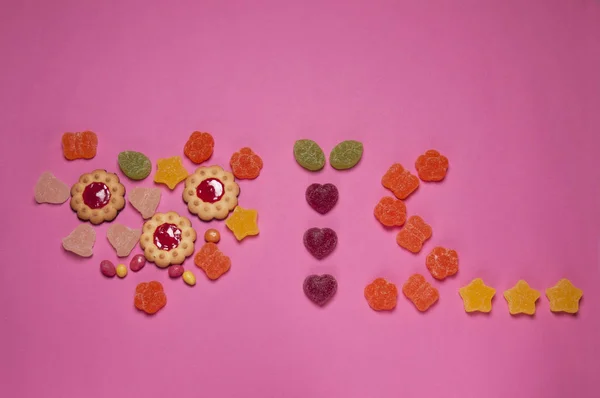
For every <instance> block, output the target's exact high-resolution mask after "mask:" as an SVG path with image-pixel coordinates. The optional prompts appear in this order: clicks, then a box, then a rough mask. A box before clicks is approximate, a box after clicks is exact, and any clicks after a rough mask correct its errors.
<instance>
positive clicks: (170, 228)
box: [154, 223, 181, 251]
mask: <svg viewBox="0 0 600 398" xmlns="http://www.w3.org/2000/svg"><path fill="white" fill-rule="evenodd" d="M179 242H181V230H180V229H179V228H177V225H175V224H168V223H164V224H161V225H159V226H158V227H157V228H156V231H154V244H155V245H156V247H158V248H159V249H161V250H166V251H169V250H171V249H175V248H176V247H177V246H179Z"/></svg>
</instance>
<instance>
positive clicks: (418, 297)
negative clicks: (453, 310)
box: [402, 274, 440, 312]
mask: <svg viewBox="0 0 600 398" xmlns="http://www.w3.org/2000/svg"><path fill="white" fill-rule="evenodd" d="M402 293H404V295H405V296H406V298H408V299H409V300H410V301H412V302H413V304H414V305H415V307H417V309H418V310H419V311H421V312H423V311H427V309H428V308H429V307H431V306H432V305H433V304H435V302H436V301H438V299H439V298H440V294H439V292H438V290H437V289H436V288H435V287H433V286H431V284H430V283H429V282H427V281H426V280H425V277H424V276H423V275H421V274H414V275H412V276H411V277H410V278H408V280H407V281H406V283H405V284H404V285H403V286H402Z"/></svg>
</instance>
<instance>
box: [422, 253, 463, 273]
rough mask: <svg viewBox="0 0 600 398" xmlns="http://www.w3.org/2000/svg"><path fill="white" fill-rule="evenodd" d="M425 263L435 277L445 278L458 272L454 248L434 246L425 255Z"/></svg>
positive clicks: (456, 254)
mask: <svg viewBox="0 0 600 398" xmlns="http://www.w3.org/2000/svg"><path fill="white" fill-rule="evenodd" d="M425 265H426V266H427V269H428V270H429V272H430V273H431V276H433V277H434V278H435V279H438V280H443V279H446V277H448V276H452V275H454V274H456V273H457V272H458V253H456V250H450V249H446V248H444V247H436V248H434V249H433V250H432V251H431V253H429V255H428V256H427V260H426V261H425Z"/></svg>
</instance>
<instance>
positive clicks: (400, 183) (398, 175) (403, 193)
mask: <svg viewBox="0 0 600 398" xmlns="http://www.w3.org/2000/svg"><path fill="white" fill-rule="evenodd" d="M381 183H382V184H383V186H384V187H386V188H387V189H389V190H390V191H392V192H393V193H394V195H396V197H397V198H398V199H406V198H408V196H409V195H410V194H411V193H413V192H414V191H415V190H416V189H417V188H419V179H418V178H417V176H415V175H412V174H411V173H410V171H408V170H405V169H404V167H402V165H401V164H400V163H394V164H393V165H392V166H391V167H390V168H389V169H388V171H387V172H386V173H385V175H384V176H383V178H382V179H381Z"/></svg>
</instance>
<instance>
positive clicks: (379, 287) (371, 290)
mask: <svg viewBox="0 0 600 398" xmlns="http://www.w3.org/2000/svg"><path fill="white" fill-rule="evenodd" d="M365 298H366V299H367V302H368V303H369V306H370V307H371V308H372V309H374V310H375V311H389V310H393V309H394V308H395V307H396V302H397V301H398V288H397V287H396V285H394V284H393V283H391V282H388V281H387V280H385V279H383V278H377V279H375V280H374V281H373V282H371V283H370V284H369V285H367V287H365Z"/></svg>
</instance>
